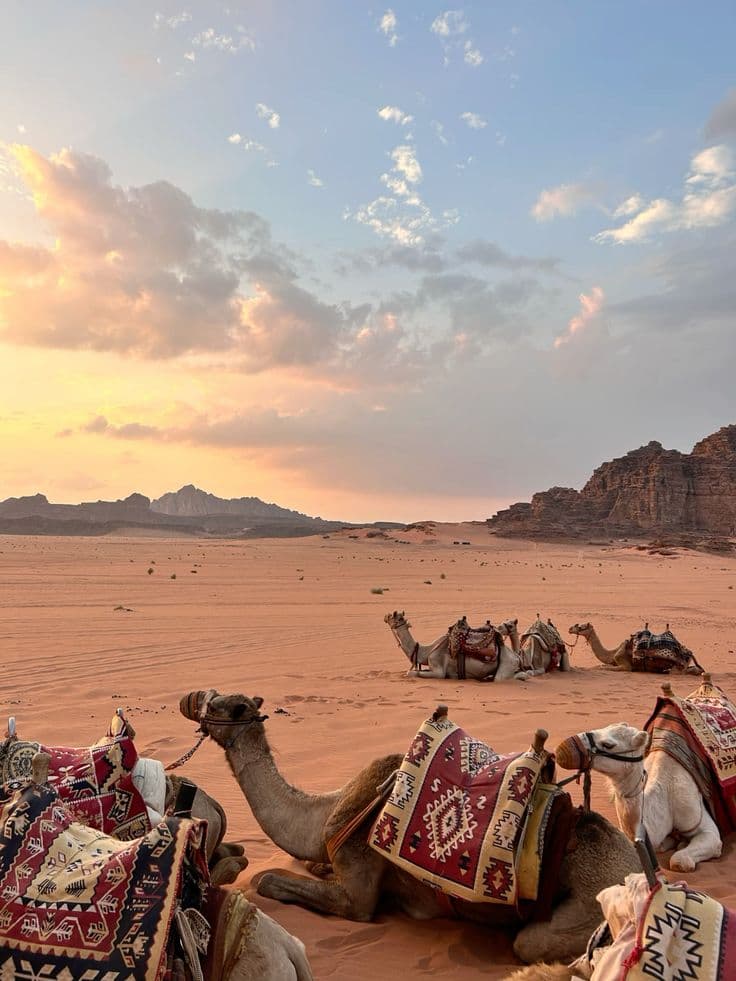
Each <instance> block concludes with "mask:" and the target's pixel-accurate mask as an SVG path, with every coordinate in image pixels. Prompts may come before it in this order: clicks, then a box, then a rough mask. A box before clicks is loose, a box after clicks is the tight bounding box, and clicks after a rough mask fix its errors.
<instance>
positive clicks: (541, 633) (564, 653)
mask: <svg viewBox="0 0 736 981" xmlns="http://www.w3.org/2000/svg"><path fill="white" fill-rule="evenodd" d="M555 635H557V637H559V640H560V642H561V644H562V650H561V652H560V653H559V654H557V653H556V649H555V645H556V643H557V641H556V637H555ZM509 638H510V640H511V646H512V647H513V648H514V650H515V651H517V652H518V653H519V655H520V657H521V664H522V667H523V668H524V670H527V671H529V675H530V677H531V676H533V675H538V674H546V673H547V672H548V671H551V670H554V667H558V668H559V670H560V671H571V670H572V668H571V667H570V654H569V652H568V650H567V645H566V644H565V642H564V641H563V640H562V637H561V636H560V632H559V630H558V629H557V627H555V625H554V624H553V623H552V621H551V620H547V622H546V623H544V622H543V621H542V620H541V618H540V616H539V614H538V613H537V619H536V622H535V623H533V624H532V625H531V626H530V627H529V629H528V630H527V631H526V632H525V633H524V635H523V636H522V638H521V641H519V631H518V628H517V627H516V626H515V627H514V631H513V632H512V633H510V634H509ZM558 660H559V663H556V662H557V661H558Z"/></svg>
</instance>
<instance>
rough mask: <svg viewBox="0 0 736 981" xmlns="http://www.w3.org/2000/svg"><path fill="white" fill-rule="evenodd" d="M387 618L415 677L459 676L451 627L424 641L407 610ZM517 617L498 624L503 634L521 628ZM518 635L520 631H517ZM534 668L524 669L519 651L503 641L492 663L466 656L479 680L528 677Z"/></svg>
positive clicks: (469, 674)
mask: <svg viewBox="0 0 736 981" xmlns="http://www.w3.org/2000/svg"><path fill="white" fill-rule="evenodd" d="M383 619H384V622H385V623H387V624H388V625H389V627H390V628H391V633H392V634H393V635H394V637H395V638H396V642H397V643H398V645H399V647H400V648H401V649H402V651H403V652H404V654H406V656H407V657H408V658H409V661H410V662H411V665H412V666H411V668H410V669H409V670H408V671H407V674H408V675H410V676H412V677H415V678H458V677H459V675H458V666H457V661H456V660H455V658H453V657H452V656H451V654H450V631H449V630H447V631H445V633H444V634H442V636H441V637H438V638H437V640H435V641H433V642H432V643H431V644H424V645H423V644H420V643H419V641H415V640H414V638H413V637H412V635H411V624H410V623H409V621H408V620H407V619H406V616H405V615H404V612H403V610H402V611H400V612H399V611H398V610H394V611H393V613H387V614H386V616H385V617H384V618H383ZM517 623H518V621H517V620H504V622H503V623H502V624H500V625H499V626H498V627H496V632H497V633H498V635H499V637H511V636H512V633H513V631H517ZM516 636H517V639H518V631H517V635H516ZM529 675H530V672H528V671H523V670H522V668H521V659H520V657H519V654H518V653H517V652H516V651H515V650H514V649H513V648H512V647H507V646H506V645H505V644H503V643H499V645H498V660H497V661H495V660H494V661H493V662H492V663H490V662H486V661H484V660H480V659H476V658H474V657H470V656H469V657H466V660H465V677H466V678H473V679H474V680H476V681H489V680H494V681H508V680H509V679H510V678H515V679H516V680H517V681H526V679H527V678H528V677H529Z"/></svg>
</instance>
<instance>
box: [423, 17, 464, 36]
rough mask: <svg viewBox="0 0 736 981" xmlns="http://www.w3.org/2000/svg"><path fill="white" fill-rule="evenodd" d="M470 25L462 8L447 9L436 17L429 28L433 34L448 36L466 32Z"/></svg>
mask: <svg viewBox="0 0 736 981" xmlns="http://www.w3.org/2000/svg"><path fill="white" fill-rule="evenodd" d="M468 26H469V25H468V22H467V21H466V20H465V14H464V13H463V12H462V10H446V11H445V12H444V13H443V14H440V15H439V16H438V17H435V19H434V20H433V21H432V24H431V26H430V28H429V29H430V31H432V33H433V34H437V35H438V36H439V37H442V38H447V37H452V36H453V35H456V34H464V33H465V31H467V29H468Z"/></svg>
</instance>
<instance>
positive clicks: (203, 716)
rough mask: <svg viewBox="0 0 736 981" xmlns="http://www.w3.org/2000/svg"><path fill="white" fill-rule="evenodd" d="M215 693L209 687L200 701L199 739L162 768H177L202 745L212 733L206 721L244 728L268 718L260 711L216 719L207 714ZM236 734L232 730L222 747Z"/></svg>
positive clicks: (230, 744)
mask: <svg viewBox="0 0 736 981" xmlns="http://www.w3.org/2000/svg"><path fill="white" fill-rule="evenodd" d="M216 694H217V692H216V691H215V689H214V688H210V690H209V691H208V692H206V693H205V696H204V699H203V701H202V708H201V709H200V710H199V729H198V732H200V733H201V735H200V737H199V739H198V740H197V742H196V743H195V744H194V746H192V748H191V749H188V750H187V751H186V753H183V754H182V755H181V756H180V757H179V759H178V760H174V762H173V763H169V765H168V766H167V767H165V768H164V769H166V770H177V769H178V768H179V767H180V766H183V765H184V763H186V762H187V761H188V760H190V759H191V758H192V757H193V756H194V754H195V753H196V752H197V750H198V749H199V747H200V746H201V745H202V743H203V742H204V741H205V739H206V738H207V737H208V736H211V735H212V733H211V732H209V730H208V729H207V728H206V725H207V723H208V722H209V723H210V725H217V726H231V727H238V728H244V727H245V726H249V725H252V724H253V723H254V722H265V721H266V719H267V718H268V716H267V715H260V713H259V714H258V715H254V716H252V717H251V718H250V719H243V720H240V719H237V720H236V719H218V718H216V717H215V716H212V715H208V714H207V709H208V708H209V704H210V702H211V701H212V699H213V698H214V697H215V695H216ZM237 735H238V733H237V731H236V732H233V734H232V736H231V737H230V739H228V740H227V742H225V743H223V744H222V745H223V747H224V748H225V749H230V748H231V746H232V745H233V743H234V742H235V739H236V737H237Z"/></svg>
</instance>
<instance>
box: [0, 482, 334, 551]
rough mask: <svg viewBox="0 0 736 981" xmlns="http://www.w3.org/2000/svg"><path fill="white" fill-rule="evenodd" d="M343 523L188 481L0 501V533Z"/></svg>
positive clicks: (248, 533) (311, 531) (228, 531)
mask: <svg viewBox="0 0 736 981" xmlns="http://www.w3.org/2000/svg"><path fill="white" fill-rule="evenodd" d="M348 526H350V522H344V521H326V520H324V519H322V518H319V517H318V518H312V517H310V516H309V515H307V514H302V513H301V512H300V511H292V510H290V509H289V508H282V507H280V506H279V505H278V504H269V503H267V502H265V501H262V500H261V499H260V498H258V497H239V498H233V499H231V500H227V499H224V498H221V497H217V496H215V495H214V494H210V493H208V492H207V491H203V490H200V489H199V488H198V487H195V486H194V485H193V484H187V485H185V486H184V487H181V488H179V490H178V491H171V492H169V493H167V494H163V495H162V496H161V497H160V498H158V499H157V500H154V501H151V499H150V498H148V497H146V496H145V495H144V494H138V493H134V494H130V495H129V496H128V497H126V498H124V499H122V500H117V501H85V502H83V503H81V504H53V503H51V502H50V501H49V500H48V498H47V497H46V495H45V494H30V495H27V496H25V497H9V498H7V500H4V501H0V534H24V535H37V534H38V535H67V534H73V535H88V534H89V535H99V534H106V533H107V532H111V531H116V530H118V529H120V528H125V527H135V528H156V529H160V528H171V529H172V530H179V531H186V532H189V533H191V534H200V535H208V534H209V535H216V536H220V537H222V536H224V537H246V538H255V537H266V536H268V537H284V536H289V537H291V536H298V535H315V534H319V533H321V532H329V531H337V530H339V529H340V528H343V527H348Z"/></svg>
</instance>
